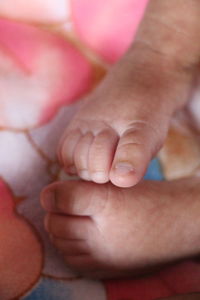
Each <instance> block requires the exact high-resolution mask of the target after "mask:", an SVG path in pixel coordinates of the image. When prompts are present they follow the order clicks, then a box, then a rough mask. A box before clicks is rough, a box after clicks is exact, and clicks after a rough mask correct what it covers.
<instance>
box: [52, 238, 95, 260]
mask: <svg viewBox="0 0 200 300" xmlns="http://www.w3.org/2000/svg"><path fill="white" fill-rule="evenodd" d="M51 242H52V244H53V245H54V246H55V247H56V248H57V249H58V250H59V251H60V252H61V253H62V254H63V255H65V256H68V255H69V256H73V255H83V254H84V255H85V254H89V252H90V250H89V246H88V244H87V242H86V241H85V240H77V239H74V240H69V239H68V240H66V239H60V238H56V237H53V236H52V237H51Z"/></svg>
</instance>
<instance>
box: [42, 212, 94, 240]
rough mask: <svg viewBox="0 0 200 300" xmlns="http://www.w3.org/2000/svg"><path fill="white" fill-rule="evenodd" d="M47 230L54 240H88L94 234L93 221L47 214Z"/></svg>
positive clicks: (85, 218) (84, 218)
mask: <svg viewBox="0 0 200 300" xmlns="http://www.w3.org/2000/svg"><path fill="white" fill-rule="evenodd" d="M45 229H46V230H47V232H48V233H49V234H51V235H52V236H53V237H54V238H60V239H73V240H87V239H88V237H89V236H90V235H91V232H92V220H90V219H89V218H87V217H71V216H63V215H59V214H47V216H46V217H45Z"/></svg>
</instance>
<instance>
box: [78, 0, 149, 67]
mask: <svg viewBox="0 0 200 300" xmlns="http://www.w3.org/2000/svg"><path fill="white" fill-rule="evenodd" d="M147 3H148V0H141V1H139V0H123V1H122V0H109V1H108V0H95V1H93V0H72V15H73V20H74V24H75V29H76V31H77V33H78V35H79V36H80V38H81V39H82V40H83V41H84V42H85V43H86V44H88V45H89V46H90V47H92V48H93V49H94V51H96V52H97V53H98V54H99V55H101V56H102V57H103V58H104V59H106V60H107V61H108V62H111V63H112V62H115V61H116V60H117V59H119V58H120V56H122V55H123V54H124V53H125V51H126V50H127V48H128V47H129V46H130V44H131V42H132V41H133V38H134V35H135V33H136V30H137V27H138V25H139V22H140V20H141V18H142V16H143V13H144V9H145V7H146V5H147Z"/></svg>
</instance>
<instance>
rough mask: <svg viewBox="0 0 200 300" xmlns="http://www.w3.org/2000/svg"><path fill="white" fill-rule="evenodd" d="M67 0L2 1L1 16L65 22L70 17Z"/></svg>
mask: <svg viewBox="0 0 200 300" xmlns="http://www.w3.org/2000/svg"><path fill="white" fill-rule="evenodd" d="M67 4H68V2H67V0H29V1H27V0H6V1H0V16H1V17H6V18H12V19H16V20H21V21H28V22H38V23H51V24H52V23H57V22H59V23H60V22H64V21H65V20H66V19H67V18H68V13H69V8H68V7H67Z"/></svg>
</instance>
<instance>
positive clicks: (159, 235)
mask: <svg viewBox="0 0 200 300" xmlns="http://www.w3.org/2000/svg"><path fill="white" fill-rule="evenodd" d="M199 190H200V188H199V179H196V178H195V179H185V180H179V181H178V180H177V181H174V182H153V181H146V182H142V183H139V184H138V185H137V186H136V187H134V188H130V189H120V188H118V187H115V186H113V185H111V184H110V183H108V184H105V185H98V184H95V183H92V182H83V181H68V182H57V183H53V184H51V185H50V186H49V187H47V188H46V189H45V190H44V191H43V193H42V197H41V199H42V205H43V207H44V208H45V209H46V210H47V216H46V219H45V226H46V230H47V231H48V232H49V235H50V238H51V240H52V242H53V244H54V245H55V246H56V247H57V248H58V250H59V251H60V252H62V253H63V256H64V259H65V262H66V264H67V265H68V266H70V267H71V268H72V269H74V270H76V271H77V272H79V273H80V274H84V275H85V276H89V277H99V278H104V277H117V276H127V275H130V274H135V273H137V272H138V271H140V272H141V271H144V270H145V269H146V268H147V269H148V268H150V267H152V266H154V265H159V264H161V263H166V262H168V261H172V260H176V259H179V258H183V257H186V256H189V255H195V254H197V253H199V250H200V231H199V228H200V218H199V215H200V202H199V192H200V191H199ZM191 195H192V196H191Z"/></svg>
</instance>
